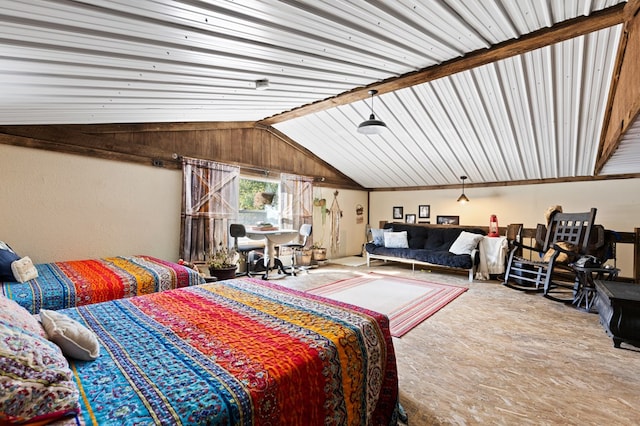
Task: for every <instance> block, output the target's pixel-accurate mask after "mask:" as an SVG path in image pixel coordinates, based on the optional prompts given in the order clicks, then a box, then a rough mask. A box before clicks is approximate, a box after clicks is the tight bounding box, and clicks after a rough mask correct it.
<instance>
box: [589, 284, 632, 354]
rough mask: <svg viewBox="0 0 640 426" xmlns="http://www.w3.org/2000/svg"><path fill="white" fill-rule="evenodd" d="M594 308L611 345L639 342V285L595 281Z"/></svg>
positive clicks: (617, 346)
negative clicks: (596, 294) (611, 341)
mask: <svg viewBox="0 0 640 426" xmlns="http://www.w3.org/2000/svg"><path fill="white" fill-rule="evenodd" d="M595 286H596V291H597V292H598V297H597V299H596V308H597V309H598V314H599V315H600V322H601V323H602V325H603V326H604V328H605V329H606V330H607V332H608V333H609V335H610V336H611V337H612V338H613V345H614V346H615V347H616V348H619V347H620V343H622V342H623V341H632V342H640V284H631V283H620V282H614V281H599V280H596V281H595Z"/></svg>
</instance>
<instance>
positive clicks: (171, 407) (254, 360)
mask: <svg viewBox="0 0 640 426" xmlns="http://www.w3.org/2000/svg"><path fill="white" fill-rule="evenodd" d="M44 312H47V311H43V314H44ZM60 313H61V314H64V316H67V317H68V318H70V319H71V320H72V321H77V323H79V324H81V325H83V326H86V327H87V330H91V331H93V332H94V333H95V336H97V342H98V344H99V349H100V355H99V356H98V357H97V359H95V360H93V361H80V360H75V359H73V358H69V368H70V370H69V373H68V376H67V380H72V381H73V382H74V383H75V385H77V398H78V406H76V407H75V408H74V407H73V404H72V403H67V406H66V408H65V409H60V407H51V406H50V404H42V406H43V407H46V409H48V410H57V411H56V412H57V413H58V414H60V413H64V414H67V415H68V414H73V413H74V412H75V411H76V410H78V412H77V414H76V415H75V417H72V418H66V419H63V420H57V421H56V424H65V425H66V424H101V425H102V424H163V425H169V424H208V425H363V426H364V425H371V426H379V425H385V426H386V425H395V424H396V422H397V413H398V407H399V406H398V382H397V370H396V363H395V354H394V349H393V343H392V340H391V336H390V334H389V324H388V319H387V317H386V316H384V315H382V314H379V313H376V312H372V311H368V310H366V309H363V308H358V307H354V306H351V305H347V304H344V303H341V302H338V301H333V300H330V299H325V298H322V297H320V296H314V295H310V294H307V293H304V292H300V291H295V290H291V289H288V288H285V287H282V286H280V285H277V284H274V283H271V282H266V281H261V280H256V279H252V278H242V279H233V280H227V281H224V282H217V283H208V284H203V285H198V286H193V287H187V288H181V289H176V290H170V291H165V292H161V293H154V294H149V295H145V296H139V297H132V298H129V299H121V300H116V301H110V302H104V303H98V304H94V305H87V306H82V307H77V308H72V309H66V310H63V311H58V312H57V314H60ZM0 325H1V321H0ZM1 341H2V340H1V339H0V342H1ZM30 346H33V345H30ZM25 347H29V345H27V346H25ZM0 377H1V375H0ZM63 388H64V386H63ZM24 400H25V398H24V397H22V401H21V402H22V403H23V404H24ZM58 400H60V401H64V400H65V399H64V398H63V397H62V396H61V395H58ZM0 402H1V401H0ZM78 407H79V408H78ZM65 410H66V411H65ZM31 414H32V415H34V414H35V413H31ZM39 415H40V416H42V415H43V414H42V413H40V414H39ZM37 418H38V417H32V419H31V420H33V419H37ZM49 418H51V414H50V417H49ZM0 419H1V417H0ZM22 419H23V420H25V419H26V417H23V418H22ZM27 420H28V419H27Z"/></svg>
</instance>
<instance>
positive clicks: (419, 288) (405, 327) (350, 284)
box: [308, 273, 467, 337]
mask: <svg viewBox="0 0 640 426" xmlns="http://www.w3.org/2000/svg"><path fill="white" fill-rule="evenodd" d="M465 291H467V288H466V287H458V286H452V285H447V284H437V283H433V282H429V281H421V280H414V279H410V278H400V277H394V276H388V275H381V274H374V273H371V274H367V275H364V276H362V277H357V278H350V279H346V280H341V281H336V282H334V283H330V284H325V285H323V286H320V287H316V288H314V289H311V290H308V292H309V293H312V294H316V295H319V296H324V297H327V298H330V299H334V300H339V301H341V302H345V303H349V304H352V305H356V306H361V307H363V308H367V309H371V310H372V311H376V312H380V313H383V314H385V315H387V316H388V317H389V325H390V328H391V335H392V336H394V337H402V336H403V335H405V334H406V333H407V332H408V331H409V330H411V329H412V328H413V327H415V326H417V325H418V324H420V323H421V322H422V321H424V320H426V319H427V318H429V317H430V316H431V315H433V314H434V313H436V312H437V311H438V310H440V309H441V308H442V307H443V306H445V305H447V304H448V303H449V302H451V301H452V300H453V299H455V298H456V297H458V296H460V295H461V294H462V293H464V292H465Z"/></svg>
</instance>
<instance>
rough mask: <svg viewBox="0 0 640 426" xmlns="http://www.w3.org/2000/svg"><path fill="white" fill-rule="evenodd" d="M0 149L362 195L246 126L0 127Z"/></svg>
mask: <svg viewBox="0 0 640 426" xmlns="http://www.w3.org/2000/svg"><path fill="white" fill-rule="evenodd" d="M0 143H5V144H10V145H18V146H26V147H32V148H39V149H47V150H51V151H59V152H67V153H74V154H79V155H87V156H92V157H99V158H107V159H113V160H120V161H133V162H138V163H143V164H149V165H154V166H156V167H167V168H179V167H181V165H180V158H181V157H183V156H184V157H195V158H203V159H208V160H214V161H219V162H223V163H229V164H235V165H238V166H240V167H241V169H242V170H243V173H247V174H255V175H271V176H277V175H278V174H279V173H281V172H286V173H293V174H300V175H305V176H310V177H313V178H315V179H316V183H317V185H325V186H332V187H337V188H346V189H363V188H362V187H361V186H360V185H358V184H357V183H356V182H354V181H353V180H351V179H349V178H348V177H347V176H345V175H343V174H342V173H340V172H339V171H338V170H336V169H335V168H333V167H332V166H331V165H329V164H327V163H326V162H324V161H323V160H321V159H320V158H318V157H317V156H315V155H314V154H312V153H311V152H310V151H308V150H306V149H305V148H303V147H302V146H300V145H298V144H297V143H295V142H294V141H292V140H291V139H290V138H288V137H287V136H285V135H284V134H282V133H280V132H278V131H277V130H276V129H274V128H272V127H269V126H255V125H254V123H250V122H236V123H149V124H117V125H116V124H103V125H62V126H60V125H48V126H0Z"/></svg>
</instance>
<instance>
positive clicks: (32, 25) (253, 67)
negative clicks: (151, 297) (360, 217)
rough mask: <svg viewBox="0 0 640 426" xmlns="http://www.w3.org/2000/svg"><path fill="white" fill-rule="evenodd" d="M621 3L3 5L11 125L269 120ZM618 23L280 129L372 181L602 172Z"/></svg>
mask: <svg viewBox="0 0 640 426" xmlns="http://www.w3.org/2000/svg"><path fill="white" fill-rule="evenodd" d="M618 3H623V2H621V1H613V0H610V1H579V0H574V1H564V0H555V1H533V0H529V1H523V0H500V1H499V0H446V1H433V0H424V1H407V0H398V1H384V0H378V1H375V0H372V1H363V0H343V1H335V0H325V1H318V0H307V1H294V0H283V1H256V0H244V1H198V0H185V1H168V0H165V1H159V0H158V1H153V0H138V1H135V2H130V1H129V0H113V1H99V0H96V1H64V0H62V1H61V0H56V1H53V0H52V1H46V0H45V1H35V0H31V1H11V0H5V1H3V2H2V4H1V6H0V57H1V58H2V59H1V62H0V76H1V77H2V78H1V79H0V80H1V81H0V91H1V93H3V95H2V97H3V102H2V103H1V105H0V124H56V123H63V124H73V123H130V122H180V121H256V120H261V119H263V118H266V117H270V116H272V115H275V114H278V113H281V112H283V111H288V110H291V109H294V108H297V107H300V106H302V105H305V104H309V103H313V102H315V101H318V100H322V99H326V98H330V97H333V96H336V95H339V94H340V93H343V92H346V91H349V90H351V89H353V88H356V87H363V86H367V85H370V84H373V83H375V82H378V81H383V80H387V79H390V78H393V77H397V76H401V75H404V74H406V73H409V72H412V71H416V70H420V69H423V68H426V67H430V66H433V65H437V64H440V63H442V62H445V61H448V60H451V59H454V58H458V57H462V56H464V55H465V54H467V53H469V52H473V51H476V50H478V49H484V48H489V47H491V46H493V45H495V44H497V43H500V42H503V41H505V40H511V39H515V38H519V37H521V36H522V35H525V34H528V33H531V32H533V31H536V30H538V29H541V28H545V27H550V26H553V25H555V24H557V23H559V22H562V21H565V20H568V19H572V18H575V17H578V16H582V15H590V14H591V13H593V12H595V11H598V10H602V9H605V8H608V7H611V6H614V5H616V4H618ZM620 33H621V30H620V26H617V27H613V28H610V29H604V30H600V31H598V32H595V33H591V34H589V35H586V36H581V37H578V38H575V39H572V40H569V41H565V42H562V43H558V44H556V45H553V46H549V47H545V48H541V49H538V50H535V51H532V52H528V53H524V54H522V55H519V56H515V57H512V58H509V59H504V60H501V61H499V62H496V63H493V64H490V65H485V66H482V67H478V68H476V69H473V70H469V71H464V72H461V73H458V74H455V75H452V76H449V77H445V78H442V79H439V80H435V81H432V82H429V83H425V84H420V85H417V86H414V87H409V88H405V89H401V90H397V91H395V92H393V93H387V94H384V95H381V96H379V97H376V98H375V101H374V110H375V113H376V115H377V116H378V117H380V118H381V119H383V120H384V121H385V122H386V123H387V124H388V126H389V128H390V129H391V131H390V132H388V133H387V134H386V135H384V136H372V137H367V136H362V135H360V134H358V133H356V131H355V128H356V126H357V124H358V123H359V122H360V121H362V120H363V119H364V118H366V117H367V116H368V114H369V112H370V111H369V108H370V100H365V101H358V102H354V103H353V104H350V105H343V106H339V107H335V108H332V109H329V110H326V111H322V112H317V113H314V114H309V115H306V116H303V117H300V118H296V119H292V120H288V121H285V122H283V123H280V124H277V125H276V126H275V127H276V128H277V129H278V130H280V131H282V132H284V133H285V134H287V135H288V136H290V137H291V138H292V139H293V140H295V141H296V142H298V143H299V144H301V145H302V146H304V147H306V148H308V149H309V150H311V151H312V152H313V153H315V154H316V155H318V156H319V157H320V158H322V159H324V160H326V161H327V162H328V163H330V164H332V165H333V166H334V167H336V168H337V169H339V170H340V171H341V172H343V173H344V174H346V175H347V176H349V177H351V178H352V179H354V180H355V181H356V182H358V183H360V184H361V185H363V186H364V187H369V188H380V187H413V186H430V185H446V184H455V183H457V182H458V176H460V175H461V174H466V175H467V176H469V178H470V179H469V181H470V182H471V183H481V182H495V181H509V180H529V179H547V178H559V177H560V178H561V177H572V176H589V175H592V174H593V168H594V164H595V155H596V152H597V144H598V141H599V136H600V131H601V127H602V117H603V114H604V107H605V103H606V100H607V95H608V91H609V84H610V81H611V73H612V67H613V62H614V60H615V54H616V52H617V44H618V43H619V39H620ZM264 78H267V79H269V81H270V87H269V88H268V90H264V91H257V90H255V80H258V79H264ZM633 140H634V141H635V140H637V137H636V138H635V139H633ZM615 170H617V169H615V168H614V171H613V173H616V172H615Z"/></svg>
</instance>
